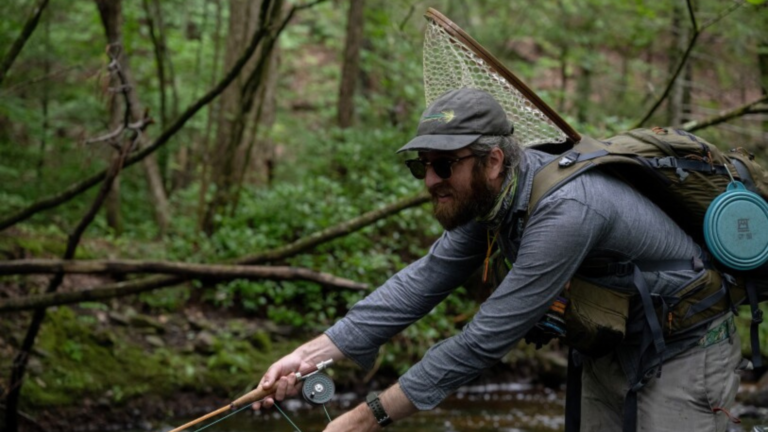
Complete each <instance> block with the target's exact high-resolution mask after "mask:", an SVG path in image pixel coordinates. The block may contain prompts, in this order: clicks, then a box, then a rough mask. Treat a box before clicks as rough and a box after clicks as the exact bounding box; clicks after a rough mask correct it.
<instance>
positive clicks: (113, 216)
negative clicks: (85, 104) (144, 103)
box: [104, 76, 124, 236]
mask: <svg viewBox="0 0 768 432" xmlns="http://www.w3.org/2000/svg"><path fill="white" fill-rule="evenodd" d="M119 85H120V80H119V79H118V78H117V77H115V76H113V77H111V78H110V81H109V86H110V87H112V88H115V87H117V86H119ZM120 96H121V94H120V93H113V94H111V95H110V97H109V130H115V129H116V128H117V127H119V126H120V124H122V123H123V121H124V117H123V108H122V107H123V105H122V101H121V100H120ZM111 157H114V155H113V156H111ZM104 211H105V212H106V213H107V226H108V227H110V228H111V229H112V231H113V232H114V233H115V234H116V235H118V236H119V235H120V234H122V232H123V216H122V210H121V204H120V177H117V178H116V179H115V181H114V182H113V183H112V190H111V191H110V192H109V195H107V199H106V201H105V202H104Z"/></svg>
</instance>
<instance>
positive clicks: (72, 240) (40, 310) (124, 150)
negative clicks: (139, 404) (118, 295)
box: [4, 50, 151, 432]
mask: <svg viewBox="0 0 768 432" xmlns="http://www.w3.org/2000/svg"><path fill="white" fill-rule="evenodd" d="M107 52H108V54H112V53H113V52H114V50H112V51H110V50H108V51H107ZM115 59H116V57H114V56H112V63H115ZM112 72H113V73H116V74H117V75H118V76H119V78H120V80H121V81H120V82H121V83H122V84H123V85H125V79H124V76H123V75H122V74H120V73H119V67H117V68H116V69H114V68H112ZM123 96H124V98H125V99H128V94H127V92H123ZM127 106H130V105H127ZM129 120H130V118H129V117H125V124H124V126H125V127H130V125H129V124H128V122H129ZM145 120H146V119H145ZM141 123H143V124H144V125H145V126H146V125H148V124H150V123H151V121H144V122H141ZM142 130H143V129H134V130H133V132H134V134H135V137H138V136H141V133H142ZM135 137H134V140H132V141H128V140H126V142H125V143H124V144H123V145H122V147H121V148H120V151H119V154H118V156H117V157H116V158H114V160H113V161H112V164H111V165H110V167H109V170H108V171H107V173H106V175H105V178H104V182H103V183H102V185H101V188H100V189H99V192H98V194H97V195H96V199H94V200H93V203H92V204H91V206H90V208H89V209H88V211H87V212H86V213H85V215H83V217H82V219H81V220H80V222H79V223H78V224H77V226H76V227H75V229H74V230H72V232H71V233H70V234H69V237H68V238H67V248H66V250H65V251H64V257H63V258H64V259H65V260H70V259H72V258H74V256H75V252H76V251H77V247H78V245H79V244H80V239H81V238H82V236H83V233H84V232H85V230H86V229H87V228H88V226H89V225H90V224H91V222H93V219H94V218H95V217H96V214H97V213H98V211H99V209H100V208H101V206H102V204H104V201H105V200H106V199H107V195H109V192H110V190H111V189H112V184H113V183H114V181H115V179H116V178H117V176H118V175H119V174H120V171H121V169H122V168H123V163H124V162H125V158H126V156H127V155H128V152H129V151H131V147H132V146H133V144H134V141H135ZM63 280H64V273H62V272H56V273H55V274H54V275H53V277H52V278H51V280H50V281H49V282H48V287H47V288H46V291H45V292H46V294H49V295H51V294H55V293H56V290H58V288H59V286H61V283H62V281H63ZM33 309H34V314H33V315H32V321H31V322H30V324H29V327H28V328H27V333H26V335H25V336H24V340H23V342H22V343H21V347H20V348H19V352H18V353H16V357H15V358H14V360H13V367H12V369H11V377H10V380H9V381H8V383H9V385H8V386H9V388H10V391H9V392H8V396H7V397H6V402H7V412H6V416H5V429H4V430H8V431H10V432H15V431H17V430H18V408H19V397H20V395H21V387H22V384H23V383H24V374H25V372H26V368H27V361H28V360H29V352H30V351H31V349H32V347H33V346H34V344H35V339H36V338H37V334H38V333H39V332H40V327H41V326H42V323H43V320H44V319H45V315H46V309H45V307H35V308H33Z"/></svg>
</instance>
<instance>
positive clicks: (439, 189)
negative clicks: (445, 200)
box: [429, 183, 453, 197]
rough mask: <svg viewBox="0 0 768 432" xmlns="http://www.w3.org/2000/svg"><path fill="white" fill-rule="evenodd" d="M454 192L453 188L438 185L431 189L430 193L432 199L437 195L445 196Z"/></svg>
mask: <svg viewBox="0 0 768 432" xmlns="http://www.w3.org/2000/svg"><path fill="white" fill-rule="evenodd" d="M451 192H453V188H452V187H451V186H449V185H447V184H445V183H438V184H436V185H433V186H432V187H430V188H429V193H430V195H432V197H436V196H437V195H443V194H448V193H451Z"/></svg>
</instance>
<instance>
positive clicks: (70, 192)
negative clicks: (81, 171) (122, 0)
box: [0, 0, 325, 231]
mask: <svg viewBox="0 0 768 432" xmlns="http://www.w3.org/2000/svg"><path fill="white" fill-rule="evenodd" d="M323 1H325V0H318V1H314V2H312V3H309V4H305V5H301V6H294V8H293V9H295V10H297V11H298V10H301V9H307V8H309V7H312V6H314V5H316V4H319V3H322V2H323ZM293 9H292V10H293ZM292 16H293V14H292V13H289V14H288V16H287V17H286V21H285V22H287V20H290V18H291V17H292ZM283 25H284V24H281V27H282V26H283ZM266 32H267V29H265V28H259V29H257V30H256V31H255V32H254V34H253V37H252V38H251V41H250V43H249V45H248V47H247V48H246V49H245V51H244V52H243V54H242V56H240V58H239V59H238V60H237V62H236V63H235V64H234V65H233V66H232V69H230V70H229V72H227V74H226V76H224V78H222V79H221V81H219V83H218V84H217V85H216V86H215V87H214V88H212V89H211V90H209V91H208V93H206V94H205V95H203V96H202V97H201V98H200V99H198V100H197V101H196V102H195V103H193V104H192V105H190V106H189V107H188V108H187V109H186V111H184V112H183V113H182V114H181V115H180V116H179V117H178V118H177V119H176V120H175V121H174V122H173V123H172V124H171V125H170V126H168V127H167V128H165V129H164V130H163V132H162V133H161V134H160V136H158V137H157V138H156V139H155V141H154V142H153V143H152V144H150V145H149V146H147V147H144V148H143V149H141V150H140V151H138V152H136V153H134V154H132V155H131V156H129V157H128V158H127V159H126V160H125V165H124V168H126V167H129V166H131V165H133V164H135V163H136V162H139V161H141V160H142V159H144V158H146V157H147V156H149V155H150V154H152V153H153V152H155V151H156V150H157V149H158V148H160V147H161V146H163V145H164V144H165V143H167V142H168V140H169V139H170V138H171V137H173V135H174V134H176V132H178V131H179V130H180V129H181V128H182V127H184V125H185V124H186V122H187V121H188V120H189V119H191V118H192V117H193V116H194V115H195V114H196V113H197V112H198V111H199V110H200V109H202V108H203V107H205V106H206V105H207V104H208V103H210V102H211V101H212V100H213V99H215V98H216V97H217V96H218V95H219V94H221V92H223V91H224V89H226V88H227V87H228V86H229V85H230V84H231V83H232V81H234V80H235V78H236V77H237V76H238V75H239V74H240V71H241V70H242V69H243V67H244V66H245V64H246V63H247V62H248V60H249V59H250V58H251V56H252V55H253V53H254V52H255V51H256V48H257V47H258V46H259V43H260V42H261V39H262V38H263V37H264V35H265V34H266ZM106 174H107V170H102V171H100V172H98V173H96V174H94V175H92V176H90V177H88V178H86V179H83V180H81V181H79V182H77V183H75V184H72V185H70V186H69V187H68V188H66V189H64V190H63V191H61V192H59V193H57V194H55V195H52V196H49V197H47V198H43V199H41V200H38V201H36V202H34V203H32V205H30V206H28V207H26V208H24V209H21V210H19V211H18V212H16V213H13V214H11V215H10V216H7V217H5V218H3V219H0V231H2V230H4V229H6V228H8V227H10V226H13V225H15V224H17V223H19V222H21V221H24V220H26V219H29V218H30V217H32V216H33V215H34V214H36V213H39V212H41V211H44V210H48V209H52V208H55V207H58V206H60V205H61V204H64V203H65V202H68V201H69V200H71V199H73V198H74V197H76V196H78V195H80V194H81V193H83V192H85V191H87V190H89V189H90V188H92V187H94V186H96V185H97V184H99V183H100V182H101V181H102V180H104V178H105V177H106Z"/></svg>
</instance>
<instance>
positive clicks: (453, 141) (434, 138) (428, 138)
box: [397, 134, 481, 153]
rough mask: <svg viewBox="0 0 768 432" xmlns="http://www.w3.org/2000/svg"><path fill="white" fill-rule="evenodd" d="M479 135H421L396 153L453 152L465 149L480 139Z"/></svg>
mask: <svg viewBox="0 0 768 432" xmlns="http://www.w3.org/2000/svg"><path fill="white" fill-rule="evenodd" d="M480 136H481V135H480V134H476V135H421V136H417V137H416V138H414V139H412V140H411V141H410V142H409V143H408V144H406V145H404V146H403V147H401V148H400V150H398V151H397V153H402V152H404V151H431V150H438V151H453V150H458V149H460V148H462V147H466V146H468V145H470V144H472V143H473V142H475V141H477V139H478V138H480Z"/></svg>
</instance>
